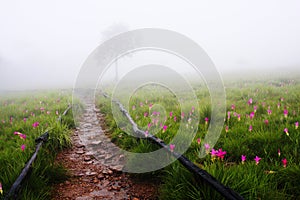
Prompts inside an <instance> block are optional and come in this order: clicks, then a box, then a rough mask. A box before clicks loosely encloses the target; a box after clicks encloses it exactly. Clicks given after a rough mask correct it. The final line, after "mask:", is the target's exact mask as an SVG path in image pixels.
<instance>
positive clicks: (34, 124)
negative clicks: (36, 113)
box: [32, 122, 40, 128]
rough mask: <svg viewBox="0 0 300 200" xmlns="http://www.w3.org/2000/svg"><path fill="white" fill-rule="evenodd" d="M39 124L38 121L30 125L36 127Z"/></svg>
mask: <svg viewBox="0 0 300 200" xmlns="http://www.w3.org/2000/svg"><path fill="white" fill-rule="evenodd" d="M39 125H40V123H39V122H34V123H33V124H32V127H33V128H36V127H38V126H39Z"/></svg>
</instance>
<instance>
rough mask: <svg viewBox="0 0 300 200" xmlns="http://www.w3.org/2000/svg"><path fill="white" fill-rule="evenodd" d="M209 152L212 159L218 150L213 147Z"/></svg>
mask: <svg viewBox="0 0 300 200" xmlns="http://www.w3.org/2000/svg"><path fill="white" fill-rule="evenodd" d="M210 154H211V157H212V158H213V160H214V158H215V157H216V156H217V154H218V151H216V150H215V149H212V150H211V152H210Z"/></svg>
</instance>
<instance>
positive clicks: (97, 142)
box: [91, 140, 102, 145]
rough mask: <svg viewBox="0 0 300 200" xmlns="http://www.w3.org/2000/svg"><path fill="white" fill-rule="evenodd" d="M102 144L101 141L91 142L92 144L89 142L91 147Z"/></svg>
mask: <svg viewBox="0 0 300 200" xmlns="http://www.w3.org/2000/svg"><path fill="white" fill-rule="evenodd" d="M101 143H102V141H101V140H99V141H93V142H91V144H93V145H98V144H101Z"/></svg>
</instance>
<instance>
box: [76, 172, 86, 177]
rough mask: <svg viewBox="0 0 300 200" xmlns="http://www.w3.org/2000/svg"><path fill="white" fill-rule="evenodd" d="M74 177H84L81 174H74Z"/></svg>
mask: <svg viewBox="0 0 300 200" xmlns="http://www.w3.org/2000/svg"><path fill="white" fill-rule="evenodd" d="M74 176H76V177H81V176H84V174H83V173H80V174H75V175H74Z"/></svg>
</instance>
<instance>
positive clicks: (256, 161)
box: [254, 156, 261, 165]
mask: <svg viewBox="0 0 300 200" xmlns="http://www.w3.org/2000/svg"><path fill="white" fill-rule="evenodd" d="M254 160H255V163H256V165H258V163H259V161H260V160H261V158H260V157H258V156H256V157H255V158H254Z"/></svg>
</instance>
